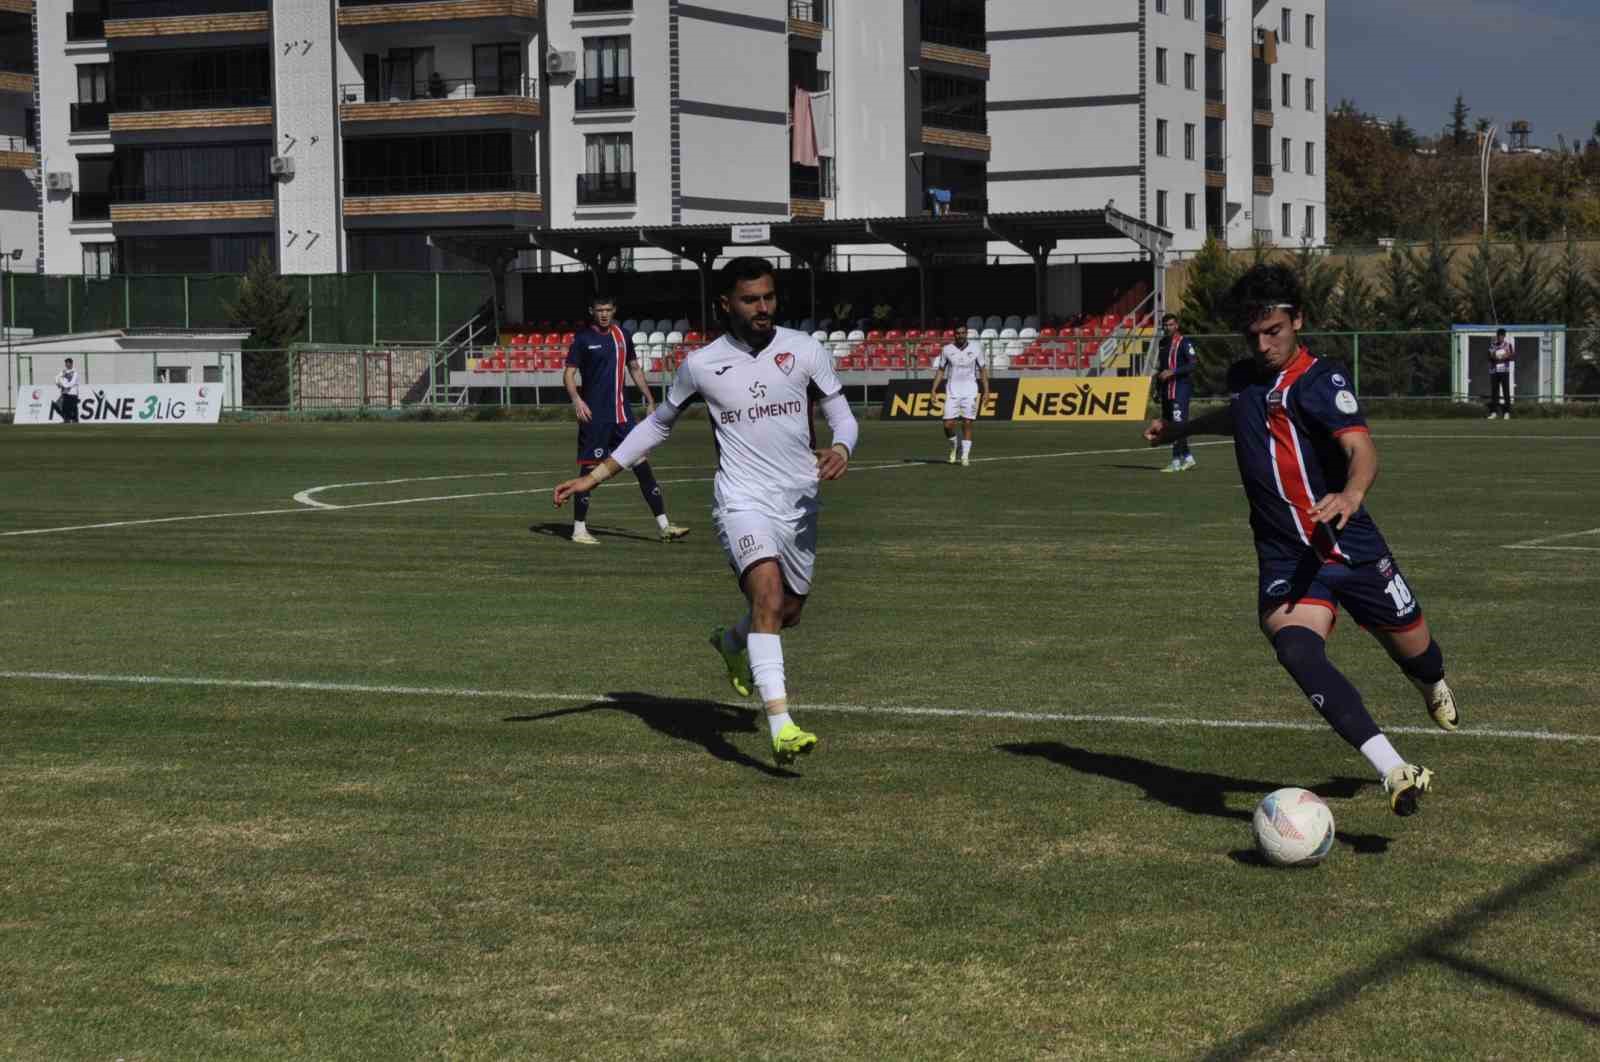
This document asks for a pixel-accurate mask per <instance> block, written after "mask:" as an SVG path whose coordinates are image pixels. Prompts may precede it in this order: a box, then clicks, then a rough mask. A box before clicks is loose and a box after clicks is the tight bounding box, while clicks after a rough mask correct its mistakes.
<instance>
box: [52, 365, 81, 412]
mask: <svg viewBox="0 0 1600 1062" xmlns="http://www.w3.org/2000/svg"><path fill="white" fill-rule="evenodd" d="M56 390H57V391H59V392H60V396H59V397H58V398H57V399H56V401H55V407H56V410H57V411H58V412H59V413H60V414H61V422H62V423H63V424H76V423H78V370H77V369H75V368H73V367H72V359H71V358H68V359H67V360H66V367H65V368H63V369H62V370H61V375H60V376H57V377H56Z"/></svg>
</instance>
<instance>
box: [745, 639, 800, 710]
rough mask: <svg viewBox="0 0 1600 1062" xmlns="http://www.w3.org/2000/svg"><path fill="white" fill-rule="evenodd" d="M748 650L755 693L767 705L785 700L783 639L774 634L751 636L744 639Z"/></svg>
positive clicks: (786, 695) (786, 693)
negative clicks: (753, 676) (754, 680)
mask: <svg viewBox="0 0 1600 1062" xmlns="http://www.w3.org/2000/svg"><path fill="white" fill-rule="evenodd" d="M745 647H746V648H747V649H749V650H750V670H751V672H752V673H753V674H754V675H755V677H756V691H757V692H758V693H760V694H761V699H762V700H763V701H765V702H767V703H768V704H771V703H772V702H773V701H781V700H784V699H786V698H787V697H788V696H789V694H788V692H787V691H786V690H785V689H784V688H783V639H782V638H780V637H779V636H778V635H776V634H751V635H750V636H749V637H748V638H746V639H745Z"/></svg>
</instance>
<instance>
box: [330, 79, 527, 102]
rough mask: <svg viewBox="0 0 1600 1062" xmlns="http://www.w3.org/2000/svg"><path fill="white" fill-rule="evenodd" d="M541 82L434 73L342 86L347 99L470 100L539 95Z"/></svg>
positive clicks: (341, 90) (340, 94)
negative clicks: (422, 77) (422, 78)
mask: <svg viewBox="0 0 1600 1062" xmlns="http://www.w3.org/2000/svg"><path fill="white" fill-rule="evenodd" d="M538 88H539V83H538V81H537V80H536V79H534V78H530V77H515V76H508V77H498V78H470V77H433V78H428V79H427V80H426V81H406V80H399V81H396V80H394V79H393V78H390V79H387V80H383V81H376V82H373V81H357V82H354V83H352V84H345V85H340V86H339V98H340V99H341V100H343V101H344V102H345V103H394V102H398V101H401V100H470V99H481V98H483V97H486V96H519V97H522V98H524V99H535V98H537V97H538V95H539V93H538Z"/></svg>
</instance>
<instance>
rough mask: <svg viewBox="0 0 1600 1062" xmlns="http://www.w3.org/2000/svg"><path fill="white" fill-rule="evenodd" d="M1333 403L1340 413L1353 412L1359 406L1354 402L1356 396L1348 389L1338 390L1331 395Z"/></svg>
mask: <svg viewBox="0 0 1600 1062" xmlns="http://www.w3.org/2000/svg"><path fill="white" fill-rule="evenodd" d="M1333 404H1334V405H1335V406H1338V407H1339V412H1340V413H1355V412H1356V410H1358V409H1360V408H1361V407H1360V406H1359V405H1357V404H1356V396H1355V395H1353V394H1351V393H1350V392H1349V391H1340V392H1339V393H1338V394H1336V395H1334V396H1333Z"/></svg>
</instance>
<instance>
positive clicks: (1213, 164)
mask: <svg viewBox="0 0 1600 1062" xmlns="http://www.w3.org/2000/svg"><path fill="white" fill-rule="evenodd" d="M1206 172H1207V173H1227V172H1228V160H1227V158H1226V157H1225V156H1222V155H1207V156H1206Z"/></svg>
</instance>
